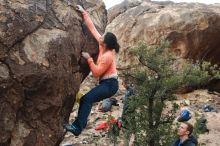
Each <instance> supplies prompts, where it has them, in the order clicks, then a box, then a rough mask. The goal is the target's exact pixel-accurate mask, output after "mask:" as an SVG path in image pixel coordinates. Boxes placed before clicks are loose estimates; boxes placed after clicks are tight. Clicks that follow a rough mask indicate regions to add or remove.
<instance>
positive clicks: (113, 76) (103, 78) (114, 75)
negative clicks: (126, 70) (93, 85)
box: [100, 74, 118, 81]
mask: <svg viewBox="0 0 220 146" xmlns="http://www.w3.org/2000/svg"><path fill="white" fill-rule="evenodd" d="M106 79H118V75H117V74H113V75H108V76H104V77H102V78H100V81H101V80H106Z"/></svg>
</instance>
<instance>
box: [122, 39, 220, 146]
mask: <svg viewBox="0 0 220 146" xmlns="http://www.w3.org/2000/svg"><path fill="white" fill-rule="evenodd" d="M132 53H134V55H135V60H136V61H134V62H136V63H135V64H132V65H131V66H130V67H128V68H130V69H129V70H127V71H125V72H124V74H125V77H126V79H127V80H130V81H132V83H133V84H134V86H135V95H133V96H132V97H131V98H129V101H128V105H129V106H128V109H127V110H126V111H125V113H124V116H123V121H124V125H125V129H124V132H125V135H127V136H128V137H129V136H130V135H131V134H134V135H135V146H160V145H162V146H168V145H170V143H171V141H173V140H174V137H175V136H176V129H175V125H174V124H173V121H174V119H175V114H176V110H177V108H178V105H177V104H175V99H176V96H175V93H176V91H177V90H178V89H180V88H183V87H187V86H194V87H195V86H202V85H204V84H206V83H207V82H209V81H210V80H212V79H216V78H220V72H219V70H218V66H216V65H214V66H212V65H211V64H210V63H207V62H203V63H200V62H194V63H191V62H190V61H185V63H183V62H182V61H179V60H180V59H178V58H177V57H175V55H174V53H173V52H172V51H171V50H170V49H169V43H168V42H167V41H161V43H160V45H154V46H148V45H146V44H144V43H140V44H139V45H138V46H137V47H136V48H134V49H133V50H132Z"/></svg>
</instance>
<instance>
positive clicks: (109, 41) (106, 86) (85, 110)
mask: <svg viewBox="0 0 220 146" xmlns="http://www.w3.org/2000/svg"><path fill="white" fill-rule="evenodd" d="M77 10H78V11H79V12H81V13H82V16H83V19H84V21H85V23H86V25H87V27H88V28H89V30H90V31H91V33H92V34H93V36H94V37H95V39H96V40H97V42H98V43H99V55H98V59H97V62H96V63H95V62H94V60H93V58H92V57H91V56H90V54H89V53H87V52H82V56H83V57H84V58H85V59H86V60H87V62H88V64H89V67H90V70H91V71H92V74H93V76H94V77H96V78H99V85H98V86H96V87H95V88H93V89H92V90H90V91H89V92H88V93H87V94H85V95H84V96H83V97H82V98H81V100H80V106H79V110H78V116H77V117H76V120H75V121H74V122H73V123H72V124H66V125H64V128H65V129H66V130H67V131H69V132H71V133H73V134H74V135H75V136H78V135H79V134H80V133H81V132H82V130H83V129H84V128H85V127H86V125H87V119H88V116H89V114H90V112H91V108H92V104H93V103H95V102H99V101H101V100H103V99H106V98H109V97H111V96H113V95H114V94H115V93H116V92H117V90H118V80H117V77H118V75H117V69H116V55H117V53H118V52H119V48H120V46H119V44H118V42H117V38H116V36H115V35H114V34H113V33H111V32H107V33H105V34H104V35H103V36H101V35H100V34H99V32H98V31H97V29H96V28H95V26H94V24H93V22H92V20H91V19H90V17H89V14H88V13H87V12H86V11H85V10H84V9H83V8H82V7H81V6H80V5H77Z"/></svg>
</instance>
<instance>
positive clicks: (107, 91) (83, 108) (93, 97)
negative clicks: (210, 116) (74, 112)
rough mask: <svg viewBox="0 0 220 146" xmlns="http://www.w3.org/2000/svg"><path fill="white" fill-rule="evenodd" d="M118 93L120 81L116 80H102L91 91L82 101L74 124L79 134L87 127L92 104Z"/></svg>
mask: <svg viewBox="0 0 220 146" xmlns="http://www.w3.org/2000/svg"><path fill="white" fill-rule="evenodd" d="M117 91H118V80H117V79H114V78H110V79H105V80H101V81H100V82H99V85H98V86H96V87H95V88H93V89H92V90H91V91H89V92H88V93H87V94H85V95H84V96H83V97H82V98H81V99H80V106H79V110H78V116H77V118H76V120H75V121H74V122H73V123H72V125H74V126H75V127H76V128H77V130H78V131H77V132H79V133H81V131H82V130H83V129H84V128H85V127H86V125H87V119H88V116H89V114H90V112H91V109H92V104H93V103H95V102H99V101H101V100H103V99H106V98H109V97H111V96H113V95H114V94H115V93H116V92H117Z"/></svg>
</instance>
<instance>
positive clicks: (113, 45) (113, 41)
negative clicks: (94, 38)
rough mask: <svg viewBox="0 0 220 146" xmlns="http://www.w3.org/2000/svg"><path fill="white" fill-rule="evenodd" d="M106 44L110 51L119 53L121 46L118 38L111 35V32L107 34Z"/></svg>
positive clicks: (105, 37)
mask: <svg viewBox="0 0 220 146" xmlns="http://www.w3.org/2000/svg"><path fill="white" fill-rule="evenodd" d="M104 43H105V44H106V48H108V49H110V50H113V49H115V52H117V53H118V52H119V48H120V46H119V44H118V41H117V38H116V36H115V35H114V34H113V33H111V32H107V33H106V34H105V36H104Z"/></svg>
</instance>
